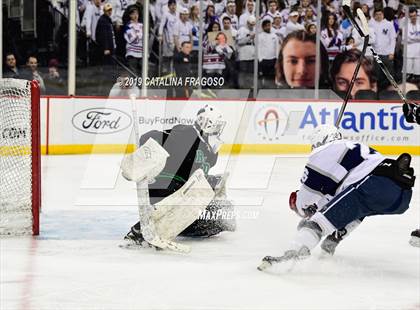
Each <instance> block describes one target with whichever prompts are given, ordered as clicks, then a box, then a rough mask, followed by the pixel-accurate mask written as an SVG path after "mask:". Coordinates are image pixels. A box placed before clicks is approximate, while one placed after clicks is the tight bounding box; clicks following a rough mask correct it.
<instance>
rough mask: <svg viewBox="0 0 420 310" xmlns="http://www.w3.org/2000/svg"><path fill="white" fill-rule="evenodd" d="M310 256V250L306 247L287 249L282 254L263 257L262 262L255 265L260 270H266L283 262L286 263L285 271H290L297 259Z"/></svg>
mask: <svg viewBox="0 0 420 310" xmlns="http://www.w3.org/2000/svg"><path fill="white" fill-rule="evenodd" d="M309 256H311V251H310V250H309V249H308V248H307V247H306V246H303V247H301V248H300V249H299V250H298V251H297V250H288V251H286V252H284V255H283V256H266V257H264V258H263V260H262V263H261V264H260V265H259V266H258V267H257V269H258V270H260V271H265V270H268V269H269V268H271V267H273V266H274V265H276V264H285V263H288V264H287V266H286V265H285V267H286V271H291V270H292V269H293V267H294V265H295V264H296V262H298V261H299V260H303V259H307V258H308V257H309Z"/></svg>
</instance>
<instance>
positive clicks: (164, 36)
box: [158, 0, 178, 73]
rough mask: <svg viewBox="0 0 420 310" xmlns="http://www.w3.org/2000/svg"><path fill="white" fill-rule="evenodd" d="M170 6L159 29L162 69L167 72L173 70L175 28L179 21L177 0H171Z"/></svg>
mask: <svg viewBox="0 0 420 310" xmlns="http://www.w3.org/2000/svg"><path fill="white" fill-rule="evenodd" d="M168 8H169V10H168V12H166V13H165V14H164V15H163V18H162V21H161V23H160V25H159V31H158V40H159V42H160V43H161V48H162V57H163V64H162V71H163V72H165V73H168V72H170V71H172V69H171V62H172V57H173V55H174V51H175V42H174V29H175V25H176V23H177V22H178V17H177V15H176V0H169V1H168Z"/></svg>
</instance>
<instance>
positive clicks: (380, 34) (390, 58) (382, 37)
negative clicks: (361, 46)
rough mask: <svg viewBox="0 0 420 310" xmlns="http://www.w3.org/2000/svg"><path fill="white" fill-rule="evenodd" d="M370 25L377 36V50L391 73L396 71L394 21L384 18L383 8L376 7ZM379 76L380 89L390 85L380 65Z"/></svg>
mask: <svg viewBox="0 0 420 310" xmlns="http://www.w3.org/2000/svg"><path fill="white" fill-rule="evenodd" d="M369 25H370V26H371V27H372V28H373V30H374V32H375V36H376V41H375V43H374V45H373V47H374V49H375V51H376V52H377V53H378V55H379V57H380V58H381V60H382V62H383V63H384V65H385V66H387V68H388V70H389V71H390V73H391V74H393V72H394V51H395V44H396V37H397V36H396V33H395V28H394V25H393V23H392V22H390V21H388V20H386V19H384V13H383V10H382V9H375V12H374V19H372V20H371V21H370V22H369ZM376 71H377V77H378V89H379V90H382V89H385V88H386V87H387V86H388V85H389V82H388V79H387V78H386V77H385V75H384V74H383V72H382V70H380V68H379V66H376Z"/></svg>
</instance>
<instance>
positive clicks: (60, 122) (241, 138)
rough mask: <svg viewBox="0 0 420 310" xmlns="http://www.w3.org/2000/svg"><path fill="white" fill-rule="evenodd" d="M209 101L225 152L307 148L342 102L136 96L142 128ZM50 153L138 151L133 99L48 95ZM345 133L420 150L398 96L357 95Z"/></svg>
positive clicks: (188, 120) (381, 145) (173, 121)
mask: <svg viewBox="0 0 420 310" xmlns="http://www.w3.org/2000/svg"><path fill="white" fill-rule="evenodd" d="M205 104H211V105H214V106H217V107H218V108H219V109H220V110H221V111H222V113H223V115H224V117H225V119H226V121H227V124H226V127H225V129H224V132H223V134H222V137H221V138H222V139H223V141H224V142H225V144H224V145H223V147H222V149H221V151H222V153H225V154H226V153H235V154H237V153H248V154H249V153H251V154H270V153H271V154H272V153H274V154H289V153H308V152H309V151H310V148H309V145H308V134H310V133H311V132H312V130H313V128H314V127H316V126H317V125H319V124H324V123H329V124H332V123H333V122H334V120H335V119H336V117H337V115H338V112H339V109H340V107H341V102H338V101H316V100H310V101H309V100H306V101H305V100H295V101H294V100H285V101H283V100H275V101H274V100H257V101H245V100H223V101H221V100H219V101H217V100H196V99H195V100H159V99H148V100H144V99H143V100H142V99H138V100H137V101H136V109H137V114H138V117H137V120H136V121H137V122H138V124H139V129H140V133H145V132H147V131H149V130H163V129H166V128H171V127H172V126H174V125H177V124H186V125H192V124H193V123H194V119H195V115H196V113H197V111H198V110H199V109H200V108H201V107H202V106H203V105H205ZM41 106H42V110H43V111H42V144H43V146H44V147H43V153H44V154H51V155H52V154H87V153H93V154H94V153H121V152H130V151H132V150H133V143H134V140H133V138H132V131H133V124H134V119H133V112H132V103H131V101H130V100H129V99H124V98H119V99H107V98H91V97H83V98H82V97H80V98H78V97H73V98H67V97H62V98H43V100H42V102H41ZM340 127H341V130H342V132H343V134H344V136H345V137H346V138H349V139H352V140H355V141H360V142H363V143H366V144H369V145H372V146H374V147H376V148H377V149H378V150H379V151H382V152H384V153H386V154H398V153H401V152H409V153H411V154H416V155H419V154H420V147H419V145H420V132H419V130H418V129H417V128H416V127H415V126H414V125H412V124H408V123H406V122H405V120H404V116H403V113H402V109H401V104H400V103H398V102H389V101H387V102H351V103H350V104H349V105H348V106H347V109H346V112H345V114H344V116H343V119H342V122H341V126H340Z"/></svg>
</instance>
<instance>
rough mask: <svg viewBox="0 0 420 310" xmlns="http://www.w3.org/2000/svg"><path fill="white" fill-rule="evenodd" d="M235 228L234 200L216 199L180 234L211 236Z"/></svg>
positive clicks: (186, 235)
mask: <svg viewBox="0 0 420 310" xmlns="http://www.w3.org/2000/svg"><path fill="white" fill-rule="evenodd" d="M235 230H236V215H235V210H234V206H233V204H232V202H231V201H229V200H217V199H214V200H212V201H211V203H210V204H209V205H208V206H207V208H206V209H205V210H204V212H202V213H201V214H200V217H199V218H198V219H197V220H196V221H195V222H194V223H192V224H191V225H190V226H188V227H187V228H186V229H185V230H184V231H183V232H181V234H180V235H181V236H185V237H210V236H213V235H216V234H218V233H220V232H222V231H235Z"/></svg>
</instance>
